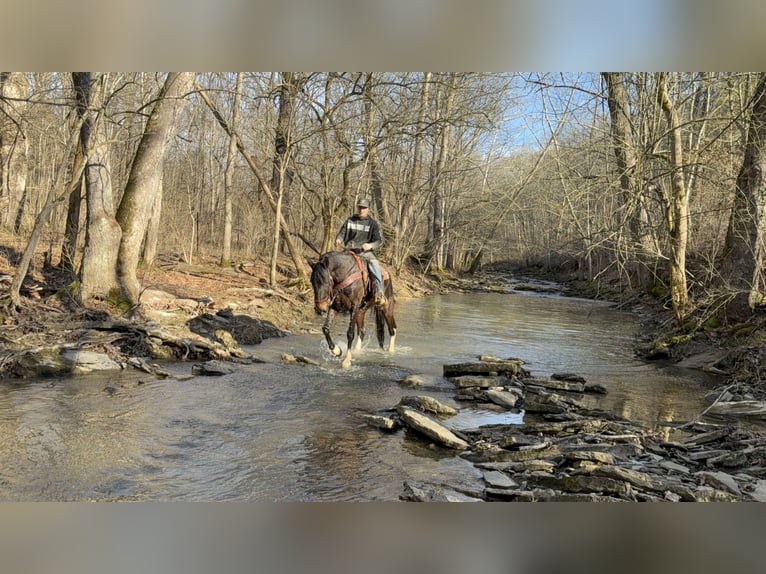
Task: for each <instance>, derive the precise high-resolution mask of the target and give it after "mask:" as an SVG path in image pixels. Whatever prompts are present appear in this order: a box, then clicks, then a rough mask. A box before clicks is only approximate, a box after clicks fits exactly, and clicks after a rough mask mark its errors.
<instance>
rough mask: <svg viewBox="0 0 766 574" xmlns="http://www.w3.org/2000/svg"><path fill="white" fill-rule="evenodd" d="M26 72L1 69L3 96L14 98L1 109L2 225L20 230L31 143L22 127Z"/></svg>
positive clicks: (1, 92) (0, 222)
mask: <svg viewBox="0 0 766 574" xmlns="http://www.w3.org/2000/svg"><path fill="white" fill-rule="evenodd" d="M28 89H29V88H28V84H27V79H26V77H25V76H24V74H23V73H19V72H0V100H2V99H3V98H13V101H11V102H10V103H8V104H7V105H4V106H3V110H2V113H0V225H2V226H3V227H6V228H10V227H11V226H14V228H15V231H17V232H18V222H20V221H21V210H22V209H23V204H24V201H23V198H24V195H25V189H26V185H27V152H28V147H29V144H28V142H27V138H26V136H25V135H24V132H23V131H22V129H21V118H22V116H23V115H24V109H25V107H26V103H25V102H24V101H23V100H24V99H25V98H26V97H27V91H28Z"/></svg>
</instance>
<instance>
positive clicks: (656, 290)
mask: <svg viewBox="0 0 766 574" xmlns="http://www.w3.org/2000/svg"><path fill="white" fill-rule="evenodd" d="M649 295H651V296H652V297H654V298H655V299H665V298H666V297H667V296H668V290H667V289H666V288H665V287H664V286H662V285H654V286H652V287H651V288H650V289H649Z"/></svg>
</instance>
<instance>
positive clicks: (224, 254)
mask: <svg viewBox="0 0 766 574" xmlns="http://www.w3.org/2000/svg"><path fill="white" fill-rule="evenodd" d="M242 75H243V74H242V72H237V81H236V85H235V87H234V104H233V105H232V112H231V127H232V130H233V131H234V132H236V131H237V123H238V121H239V103H240V100H241V99H242ZM236 160H237V138H236V137H234V136H232V135H230V136H229V149H228V151H227V154H226V171H225V172H224V175H223V204H224V205H223V249H222V251H221V267H231V226H232V219H233V211H232V206H231V196H232V194H233V193H234V167H235V166H236Z"/></svg>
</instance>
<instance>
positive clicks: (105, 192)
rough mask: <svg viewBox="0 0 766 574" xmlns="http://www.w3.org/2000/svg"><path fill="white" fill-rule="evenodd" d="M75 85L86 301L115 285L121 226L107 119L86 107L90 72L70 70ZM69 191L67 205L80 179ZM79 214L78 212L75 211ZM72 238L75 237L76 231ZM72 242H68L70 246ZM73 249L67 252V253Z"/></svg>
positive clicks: (90, 105) (103, 295)
mask: <svg viewBox="0 0 766 574" xmlns="http://www.w3.org/2000/svg"><path fill="white" fill-rule="evenodd" d="M72 80H73V82H74V85H75V91H76V97H77V107H78V109H80V110H82V112H81V116H82V117H83V120H84V121H83V125H82V128H81V129H80V154H81V155H82V156H84V161H85V172H84V180H85V197H86V205H87V224H86V227H85V247H84V249H83V256H82V266H81V269H80V292H79V297H80V300H81V301H83V302H85V301H87V300H88V299H91V298H93V297H101V298H106V297H108V295H109V293H110V291H111V290H112V289H114V288H116V287H117V274H116V272H115V268H116V265H117V249H118V248H119V245H120V236H121V234H122V232H121V231H120V226H119V225H118V224H117V220H116V219H115V217H114V198H113V193H112V179H111V177H112V175H111V169H110V164H109V144H108V142H109V138H108V137H107V128H106V123H105V122H104V121H103V120H102V119H101V118H100V117H99V114H96V113H95V110H94V111H88V110H89V108H95V107H97V106H95V105H93V103H92V99H93V97H92V95H93V94H92V90H93V87H94V84H95V83H94V81H93V79H92V78H91V74H90V72H75V73H73V74H72ZM74 185H75V188H74V189H73V191H72V193H70V195H69V200H70V205H71V202H72V201H73V196H74V194H75V192H76V191H77V190H79V189H80V187H81V185H80V182H79V181H78V182H75V184H74ZM78 217H79V215H78ZM73 231H74V237H73V239H74V240H75V241H76V237H77V232H76V229H75V230H73ZM73 247H74V244H71V245H70V248H73ZM72 255H73V253H70V255H69V256H70V257H71V256H72Z"/></svg>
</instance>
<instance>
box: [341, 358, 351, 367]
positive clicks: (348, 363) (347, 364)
mask: <svg viewBox="0 0 766 574" xmlns="http://www.w3.org/2000/svg"><path fill="white" fill-rule="evenodd" d="M340 366H341V368H342V369H349V368H351V360H350V359H349V360H344V361H343V362H342V363H341V364H340Z"/></svg>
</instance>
